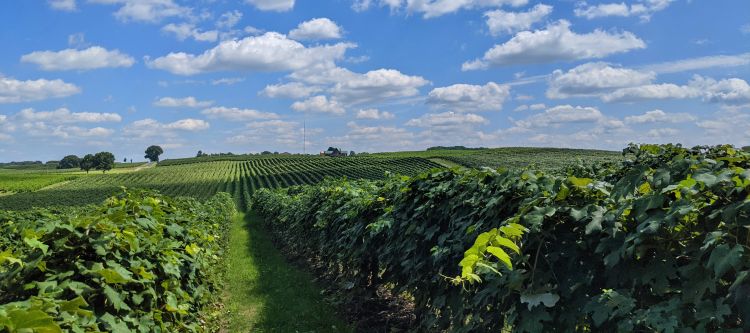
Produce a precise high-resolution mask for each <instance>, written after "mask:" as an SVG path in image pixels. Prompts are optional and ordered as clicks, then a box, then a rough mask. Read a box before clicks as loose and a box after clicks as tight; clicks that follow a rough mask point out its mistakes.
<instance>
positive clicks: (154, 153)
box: [144, 146, 164, 162]
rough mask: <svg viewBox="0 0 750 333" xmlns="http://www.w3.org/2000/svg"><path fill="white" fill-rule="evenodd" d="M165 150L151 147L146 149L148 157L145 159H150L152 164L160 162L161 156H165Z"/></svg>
mask: <svg viewBox="0 0 750 333" xmlns="http://www.w3.org/2000/svg"><path fill="white" fill-rule="evenodd" d="M163 153H164V150H163V149H161V147H159V146H149V147H148V148H146V156H144V157H145V158H147V159H149V160H150V161H151V162H159V155H161V154H163Z"/></svg>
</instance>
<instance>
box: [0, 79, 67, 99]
mask: <svg viewBox="0 0 750 333" xmlns="http://www.w3.org/2000/svg"><path fill="white" fill-rule="evenodd" d="M80 92H81V88H79V87H78V86H76V85H74V84H71V83H67V82H64V81H62V80H45V79H38V80H26V81H20V80H16V79H13V78H8V77H2V76H0V104H3V103H21V102H32V101H40V100H44V99H49V98H61V97H67V96H71V95H75V94H77V93H80Z"/></svg>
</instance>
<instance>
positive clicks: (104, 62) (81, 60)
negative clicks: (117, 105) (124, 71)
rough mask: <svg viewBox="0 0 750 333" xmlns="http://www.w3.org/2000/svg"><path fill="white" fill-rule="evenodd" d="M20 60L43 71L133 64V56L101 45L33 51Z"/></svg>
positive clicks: (89, 68)
mask: <svg viewBox="0 0 750 333" xmlns="http://www.w3.org/2000/svg"><path fill="white" fill-rule="evenodd" d="M21 62H26V63H32V64H36V65H38V66H39V68H41V69H42V70H45V71H67V70H91V69H98V68H115V67H130V66H133V64H134V63H135V60H134V59H133V57H131V56H129V55H127V54H124V53H121V52H120V51H118V50H111V51H110V50H107V49H105V48H103V47H101V46H92V47H89V48H87V49H83V50H77V49H65V50H62V51H57V52H55V51H35V52H32V53H29V54H26V55H23V56H22V57H21Z"/></svg>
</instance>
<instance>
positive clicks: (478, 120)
mask: <svg viewBox="0 0 750 333" xmlns="http://www.w3.org/2000/svg"><path fill="white" fill-rule="evenodd" d="M488 122H489V121H487V119H485V118H484V117H482V116H480V115H477V114H473V113H457V112H452V111H449V112H443V113H427V114H424V115H422V116H421V117H419V118H414V119H411V120H409V121H407V122H406V125H407V126H414V127H423V128H426V127H429V128H432V129H436V128H437V129H440V128H444V129H448V130H449V129H452V128H455V127H460V126H466V125H478V124H486V123H488Z"/></svg>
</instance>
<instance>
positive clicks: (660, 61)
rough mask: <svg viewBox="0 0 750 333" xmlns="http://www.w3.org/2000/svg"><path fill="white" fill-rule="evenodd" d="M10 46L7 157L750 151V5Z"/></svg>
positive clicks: (426, 18) (142, 16) (193, 26)
mask: <svg viewBox="0 0 750 333" xmlns="http://www.w3.org/2000/svg"><path fill="white" fill-rule="evenodd" d="M621 1H622V0H621ZM0 31H2V33H1V34H0V45H2V52H0V153H2V154H1V155H0V156H1V157H0V160H2V161H10V160H50V159H59V158H61V157H62V156H64V155H66V154H69V153H74V154H84V153H87V152H96V151H101V150H108V151H112V152H114V153H115V155H116V156H117V157H118V159H121V158H123V157H127V158H134V159H135V160H141V159H142V156H143V150H144V149H145V148H146V146H148V145H150V144H159V145H161V146H162V147H164V148H165V151H166V153H165V157H180V156H190V155H194V154H195V152H196V151H198V150H199V149H201V150H203V151H207V152H220V151H222V152H226V151H232V152H235V153H243V152H259V151H262V150H271V151H274V150H277V151H289V152H302V150H303V126H304V127H306V137H307V145H306V147H307V152H316V151H320V150H321V149H325V148H326V147H328V146H331V145H333V146H340V147H341V148H343V149H347V150H355V151H358V152H360V151H369V152H374V151H391V150H406V149H424V148H426V147H429V146H434V145H466V146H486V147H498V146H554V147H580V148H602V149H621V148H622V147H623V146H624V145H626V144H627V143H628V142H637V143H645V142H649V143H650V142H655V143H662V142H681V143H683V144H686V145H696V144H718V143H732V144H735V145H748V144H750V130H748V129H750V85H748V80H750V1H747V0H721V1H708V0H692V1H690V0H635V1H625V2H618V1H614V2H610V1H593V0H592V1H575V0H571V1H535V0H330V1H329V0H296V1H295V0H234V1H230V0H195V1H183V0H48V1H45V0H25V1H2V3H0Z"/></svg>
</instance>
